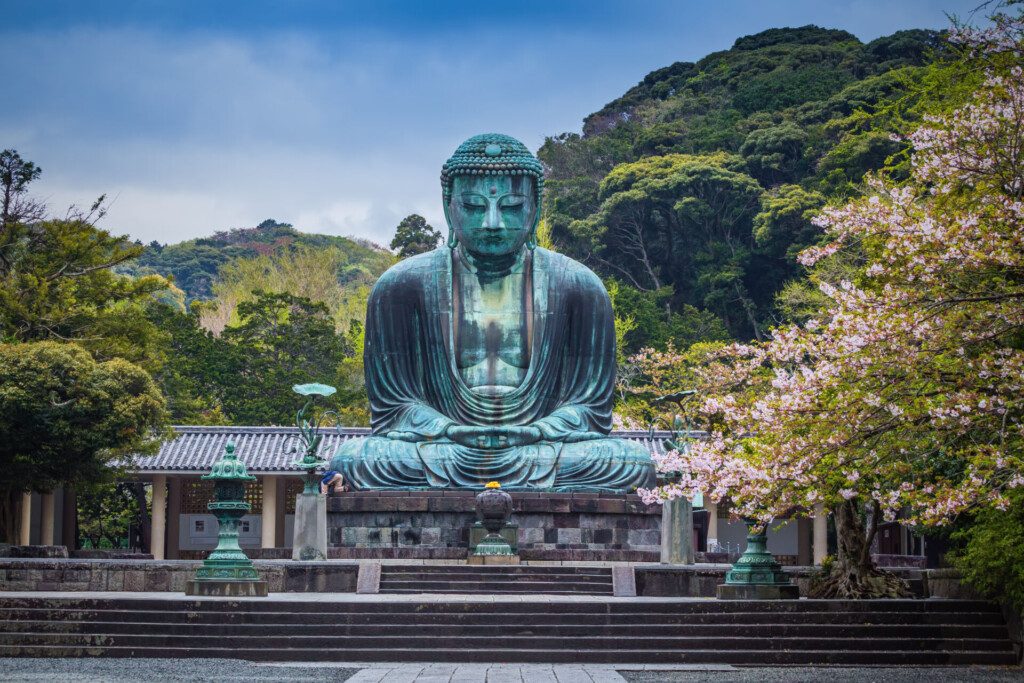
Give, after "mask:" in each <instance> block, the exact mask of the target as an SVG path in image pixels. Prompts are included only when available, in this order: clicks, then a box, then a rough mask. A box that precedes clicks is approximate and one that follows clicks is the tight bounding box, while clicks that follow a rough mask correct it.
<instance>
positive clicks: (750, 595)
mask: <svg viewBox="0 0 1024 683" xmlns="http://www.w3.org/2000/svg"><path fill="white" fill-rule="evenodd" d="M716 597H717V598H718V599H719V600H796V599H797V598H799V597H800V588H799V587H798V586H795V585H793V584H787V585H778V586H775V585H765V584H756V583H751V584H732V583H723V584H720V585H719V586H718V587H717V589H716Z"/></svg>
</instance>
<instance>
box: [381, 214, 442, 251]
mask: <svg viewBox="0 0 1024 683" xmlns="http://www.w3.org/2000/svg"><path fill="white" fill-rule="evenodd" d="M440 242H441V233H440V232H438V231H437V230H435V229H434V226H432V225H430V224H429V223H427V221H426V219H425V218H423V216H421V215H419V214H418V213H413V214H410V215H408V216H406V217H405V218H403V219H402V222H401V223H399V224H398V228H397V229H396V230H395V237H394V239H392V240H391V245H390V246H391V248H392V249H396V250H397V251H398V258H408V257H410V256H415V255H416V254H422V253H423V252H425V251H430V250H431V249H434V248H435V247H437V245H438V244H439V243H440Z"/></svg>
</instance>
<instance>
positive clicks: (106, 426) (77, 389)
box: [0, 341, 166, 494]
mask: <svg viewBox="0 0 1024 683" xmlns="http://www.w3.org/2000/svg"><path fill="white" fill-rule="evenodd" d="M165 417H166V415H165V406H164V400H163V397H161V395H160V391H159V389H158V388H157V386H156V383H155V382H154V381H153V379H152V378H151V377H150V376H149V375H148V374H147V373H146V372H145V371H144V370H142V369H141V368H139V367H138V366H137V365H134V364H132V363H129V362H128V361H126V360H123V359H120V358H115V359H112V360H108V361H103V362H97V361H96V360H94V359H93V358H92V356H90V355H89V353H88V352H87V351H85V350H84V349H82V348H81V347H79V346H78V345H76V344H67V343H58V342H51V341H43V342H29V343H21V344H0V470H2V471H3V473H4V476H3V477H2V478H0V482H2V483H0V488H2V490H3V492H4V493H5V494H6V493H8V492H10V491H25V490H36V491H49V490H52V489H53V488H55V487H57V486H61V485H64V484H76V485H77V484H80V483H87V482H90V481H101V480H103V479H104V477H105V474H106V469H107V466H108V464H109V463H110V462H111V461H112V460H115V459H117V458H120V457H124V456H126V455H128V454H130V453H132V452H142V451H145V450H146V449H147V448H148V447H150V446H152V445H154V441H153V439H154V437H156V436H157V435H158V430H159V428H160V427H161V426H162V425H163V423H164V420H165Z"/></svg>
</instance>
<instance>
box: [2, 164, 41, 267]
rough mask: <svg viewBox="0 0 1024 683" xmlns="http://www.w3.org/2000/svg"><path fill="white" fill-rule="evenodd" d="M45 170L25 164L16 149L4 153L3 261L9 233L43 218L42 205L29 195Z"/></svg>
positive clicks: (8, 241)
mask: <svg viewBox="0 0 1024 683" xmlns="http://www.w3.org/2000/svg"><path fill="white" fill-rule="evenodd" d="M42 173H43V169H41V168H39V167H38V166H36V165H35V164H33V163H32V162H31V161H25V160H24V159H22V158H21V155H20V154H18V153H17V152H16V151H15V150H13V149H5V150H4V151H3V152H0V238H2V241H0V261H2V260H3V259H5V258H6V255H5V253H4V252H5V251H6V247H7V245H9V244H10V240H9V238H8V237H7V234H6V233H7V231H8V228H9V227H10V226H12V225H13V224H15V223H31V222H33V221H35V220H38V219H39V218H41V217H42V215H43V206H42V204H41V203H40V202H37V201H34V200H32V199H29V198H28V197H27V196H26V195H27V192H28V186H29V183H31V182H32V181H33V180H36V179H37V178H38V177H39V176H40V175H42Z"/></svg>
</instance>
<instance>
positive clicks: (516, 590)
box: [380, 565, 612, 595]
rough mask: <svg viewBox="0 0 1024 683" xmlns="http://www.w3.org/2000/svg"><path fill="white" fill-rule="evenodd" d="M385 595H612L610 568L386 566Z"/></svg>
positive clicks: (383, 574)
mask: <svg viewBox="0 0 1024 683" xmlns="http://www.w3.org/2000/svg"><path fill="white" fill-rule="evenodd" d="M380 592H381V593H484V594H497V595H512V594H531V593H543V594H548V595H611V594H612V571H611V569H609V568H606V567H543V566H540V567H536V566H531V565H509V566H497V567H487V566H473V565H449V566H446V565H414V566H403V565H383V566H382V567H381V577H380Z"/></svg>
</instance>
